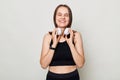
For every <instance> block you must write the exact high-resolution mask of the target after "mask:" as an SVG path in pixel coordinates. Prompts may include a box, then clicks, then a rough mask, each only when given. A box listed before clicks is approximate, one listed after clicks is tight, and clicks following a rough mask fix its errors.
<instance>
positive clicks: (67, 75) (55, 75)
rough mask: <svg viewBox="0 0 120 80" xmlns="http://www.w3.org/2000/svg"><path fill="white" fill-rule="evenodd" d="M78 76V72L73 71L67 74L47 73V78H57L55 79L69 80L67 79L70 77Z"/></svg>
mask: <svg viewBox="0 0 120 80" xmlns="http://www.w3.org/2000/svg"><path fill="white" fill-rule="evenodd" d="M76 75H77V76H78V75H79V74H78V70H77V69H76V70H74V71H72V72H69V73H62V74H61V73H54V72H51V71H48V73H47V76H48V77H57V78H69V77H72V76H76Z"/></svg>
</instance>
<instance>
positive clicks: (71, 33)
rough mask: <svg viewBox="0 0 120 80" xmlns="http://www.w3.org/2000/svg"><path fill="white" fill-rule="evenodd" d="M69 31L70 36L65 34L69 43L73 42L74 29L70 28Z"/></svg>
mask: <svg viewBox="0 0 120 80" xmlns="http://www.w3.org/2000/svg"><path fill="white" fill-rule="evenodd" d="M69 33H70V34H69V35H70V37H69V38H68V37H67V36H65V39H66V41H67V43H68V44H73V30H72V29H71V28H70V29H69Z"/></svg>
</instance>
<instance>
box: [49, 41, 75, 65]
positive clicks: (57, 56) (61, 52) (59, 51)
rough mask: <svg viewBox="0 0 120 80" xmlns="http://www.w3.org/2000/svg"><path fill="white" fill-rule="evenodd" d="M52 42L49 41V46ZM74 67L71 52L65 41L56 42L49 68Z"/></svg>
mask: <svg viewBox="0 0 120 80" xmlns="http://www.w3.org/2000/svg"><path fill="white" fill-rule="evenodd" d="M52 43H53V41H52V40H51V43H50V46H51V45H52ZM61 65H62V66H63V65H75V62H74V60H73V57H72V54H71V50H70V48H69V45H68V44H67V42H66V41H64V42H58V44H57V47H56V49H55V52H54V55H53V58H52V61H51V63H50V64H49V66H61Z"/></svg>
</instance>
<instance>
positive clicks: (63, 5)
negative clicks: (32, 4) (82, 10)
mask: <svg viewBox="0 0 120 80" xmlns="http://www.w3.org/2000/svg"><path fill="white" fill-rule="evenodd" d="M60 7H65V8H67V9H68V12H69V23H68V25H67V28H70V27H71V24H72V11H71V9H70V7H69V6H68V5H66V4H60V5H58V6H57V7H56V9H55V11H54V15H53V20H54V25H55V27H58V26H57V23H56V13H57V10H58V8H60Z"/></svg>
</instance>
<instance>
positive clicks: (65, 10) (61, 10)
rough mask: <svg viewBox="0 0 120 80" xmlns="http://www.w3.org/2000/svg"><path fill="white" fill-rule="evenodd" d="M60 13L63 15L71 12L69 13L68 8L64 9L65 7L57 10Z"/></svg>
mask: <svg viewBox="0 0 120 80" xmlns="http://www.w3.org/2000/svg"><path fill="white" fill-rule="evenodd" d="M58 12H61V13H69V12H68V8H66V7H64V6H61V7H59V8H58V10H57V13H58Z"/></svg>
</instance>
